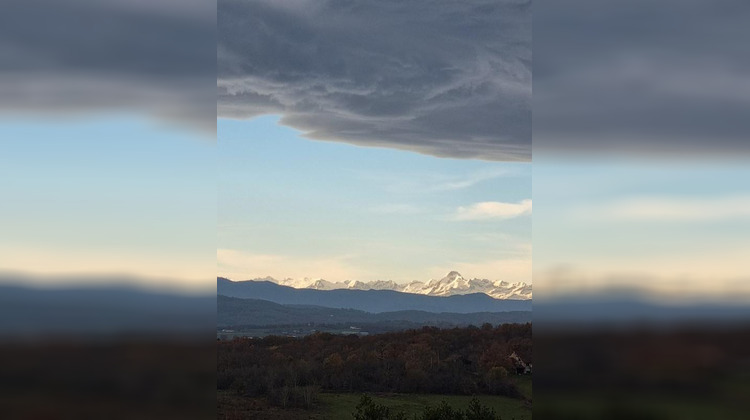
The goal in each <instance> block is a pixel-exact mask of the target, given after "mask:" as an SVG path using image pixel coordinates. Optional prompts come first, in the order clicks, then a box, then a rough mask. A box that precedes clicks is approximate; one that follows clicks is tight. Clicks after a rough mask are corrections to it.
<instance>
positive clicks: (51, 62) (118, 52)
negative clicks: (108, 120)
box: [0, 0, 216, 137]
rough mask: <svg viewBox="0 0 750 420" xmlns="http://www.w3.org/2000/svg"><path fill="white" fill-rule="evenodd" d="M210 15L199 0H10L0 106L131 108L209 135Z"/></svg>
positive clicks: (63, 110) (3, 28) (1, 29)
mask: <svg viewBox="0 0 750 420" xmlns="http://www.w3.org/2000/svg"><path fill="white" fill-rule="evenodd" d="M215 25H216V11H215V9H214V4H213V3H212V2H205V1H202V0H184V1H181V0H152V1H144V0H108V1H97V0H70V1H65V2H60V1H56V0H8V1H6V2H3V13H0V40H2V41H0V54H2V57H3V62H2V64H0V112H2V113H6V114H24V115H28V114H31V115H37V114H40V113H41V114H52V115H60V114H62V115H66V114H70V113H74V114H81V113H82V114H90V113H99V112H118V111H124V112H137V113H146V114H148V115H154V116H158V117H160V118H164V119H168V120H176V121H179V122H180V123H183V124H189V125H190V126H191V127H198V128H200V129H202V130H203V131H204V132H210V133H211V137H213V136H214V135H215V134H214V133H215V128H216V118H215V117H216V113H215V109H214V105H215V104H214V101H215V87H214V77H215V75H216V64H215V61H214V54H215V51H216V45H215V41H216V36H215V34H216V26H215Z"/></svg>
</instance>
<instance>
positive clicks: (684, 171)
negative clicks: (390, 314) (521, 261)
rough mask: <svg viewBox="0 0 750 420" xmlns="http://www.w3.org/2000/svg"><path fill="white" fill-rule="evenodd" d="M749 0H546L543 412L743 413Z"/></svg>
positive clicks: (541, 123) (538, 227)
mask: <svg viewBox="0 0 750 420" xmlns="http://www.w3.org/2000/svg"><path fill="white" fill-rule="evenodd" d="M749 19H750V3H747V2H742V1H736V0H728V1H724V0H720V1H704V0H686V1H675V0H666V1H641V0H635V1H631V0H628V1H621V0H605V1H599V0H570V1H553V0H537V1H535V4H534V106H533V113H534V128H533V130H534V139H533V152H534V179H533V184H534V201H535V204H536V206H535V214H534V235H533V241H534V283H535V286H536V291H537V294H536V296H535V298H536V302H535V305H534V346H535V348H536V354H535V357H536V362H537V363H536V364H535V365H536V366H535V367H536V369H535V372H534V373H535V378H534V386H535V389H534V391H535V403H534V415H535V417H536V418H538V419H708V418H722V419H742V418H747V417H748V410H747V402H746V400H747V396H748V395H750V323H749V322H748V321H750V309H748V308H750V299H749V298H748V297H750V294H749V293H748V284H750V270H748V268H750V265H748V261H750V252H749V251H750V244H749V243H748V238H750V199H749V198H750V187H749V186H748V185H750V184H748V182H747V181H748V179H750V171H749V170H748V169H747V168H748V167H750V166H748V163H749V162H748V161H749V160H750V153H749V152H750V142H748V141H747V138H748V133H750V119H748V118H747V117H748V115H750V95H749V93H750V91H748V87H749V86H750V55H748V54H747V47H746V40H747V39H748V36H749V35H750V26H748V25H747V22H748V20H749Z"/></svg>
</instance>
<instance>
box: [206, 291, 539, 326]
mask: <svg viewBox="0 0 750 420" xmlns="http://www.w3.org/2000/svg"><path fill="white" fill-rule="evenodd" d="M216 310H217V313H216V322H217V327H229V326H235V327H236V326H273V325H292V324H309V323H314V324H342V323H343V324H353V325H362V324H368V323H378V322H392V321H401V322H409V323H413V324H418V325H448V326H467V325H476V326H480V325H482V324H484V323H490V324H493V325H497V324H502V323H519V322H531V312H529V311H512V312H477V313H468V314H460V313H450V312H443V313H434V312H424V311H396V312H382V313H378V314H373V313H369V312H365V311H360V310H355V309H340V308H326V307H323V306H312V305H281V304H278V303H273V302H269V301H266V300H258V299H242V298H232V297H227V296H222V295H219V296H217V299H216Z"/></svg>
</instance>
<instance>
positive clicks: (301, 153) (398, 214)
mask: <svg viewBox="0 0 750 420" xmlns="http://www.w3.org/2000/svg"><path fill="white" fill-rule="evenodd" d="M279 119H280V118H279V117H278V116H273V115H269V116H263V117H258V118H255V119H252V120H248V121H239V120H229V119H222V120H219V124H218V143H217V147H218V153H219V156H218V165H219V181H218V185H219V188H218V191H219V202H218V203H219V204H218V212H219V217H218V230H219V233H218V242H219V244H218V253H217V258H218V265H219V275H222V276H225V277H228V278H232V279H235V280H242V279H252V278H259V277H265V276H272V277H274V278H277V279H283V278H295V279H301V278H304V277H310V278H324V279H327V280H330V281H344V280H360V281H371V280H378V279H380V280H393V281H396V282H407V281H415V280H419V281H426V280H429V279H430V278H442V277H443V276H445V275H446V274H447V273H448V272H449V271H451V270H457V271H459V272H461V273H462V274H463V275H464V276H467V277H472V278H473V277H478V278H488V279H492V280H506V281H512V282H518V281H526V282H529V281H530V279H531V201H530V199H531V164H530V163H518V162H516V163H513V162H492V161H482V160H472V159H448V158H436V157H432V156H427V155H423V154H419V153H414V152H407V151H401V150H396V149H391V148H373V147H361V146H353V145H349V144H346V143H340V142H325V141H312V140H309V139H306V138H303V137H302V136H301V134H300V132H299V131H297V130H294V129H292V128H289V127H286V126H284V125H281V124H279Z"/></svg>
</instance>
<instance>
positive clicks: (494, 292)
mask: <svg viewBox="0 0 750 420" xmlns="http://www.w3.org/2000/svg"><path fill="white" fill-rule="evenodd" d="M254 280H255V281H270V282H273V283H276V284H280V285H282V286H289V287H294V288H296V289H316V290H335V289H356V290H394V291H397V292H403V293H415V294H420V295H428V296H452V295H466V294H470V293H484V294H486V295H488V296H491V297H493V298H495V299H520V300H527V299H531V286H532V285H531V284H526V283H524V282H519V283H509V282H506V281H499V280H498V281H492V280H487V279H476V278H475V279H466V278H464V277H463V276H462V275H461V274H460V273H458V272H457V271H451V272H450V273H448V275H447V276H445V277H443V278H442V279H440V280H436V279H432V280H430V281H427V282H421V281H414V282H411V283H407V284H398V283H396V282H393V281H391V280H376V281H370V282H361V281H358V280H347V281H343V282H331V281H328V280H324V279H311V278H307V277H305V278H304V279H301V280H295V279H291V278H288V279H284V280H276V279H274V278H271V277H265V278H258V279H254Z"/></svg>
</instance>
